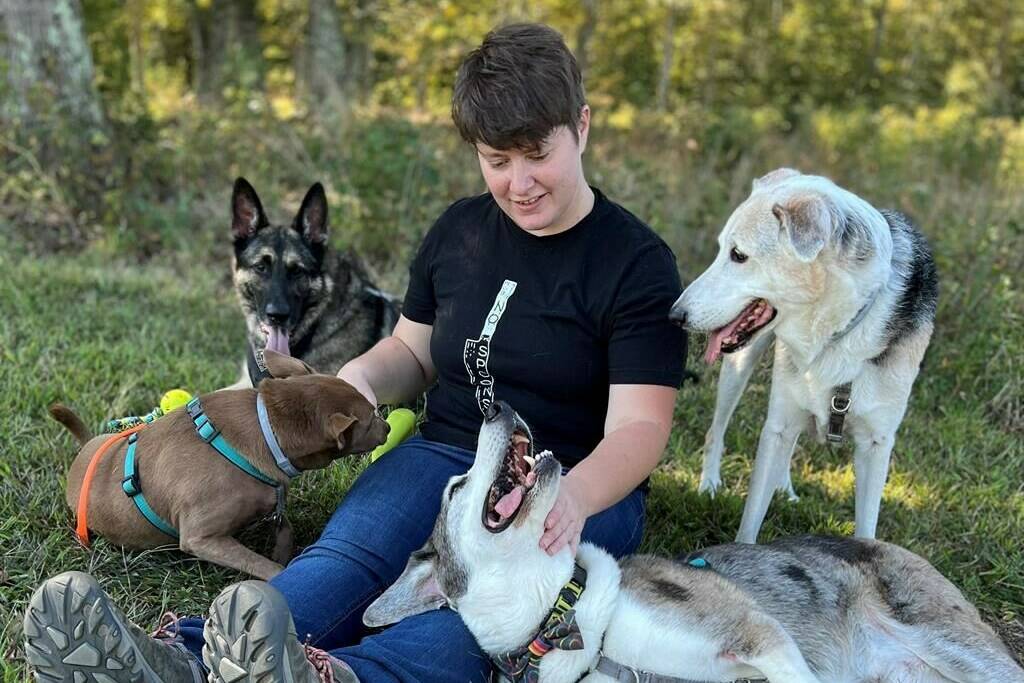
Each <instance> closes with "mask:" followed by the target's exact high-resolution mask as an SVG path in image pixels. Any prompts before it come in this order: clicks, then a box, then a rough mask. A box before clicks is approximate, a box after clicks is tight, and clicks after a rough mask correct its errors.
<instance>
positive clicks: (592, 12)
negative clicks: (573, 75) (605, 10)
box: [576, 0, 597, 83]
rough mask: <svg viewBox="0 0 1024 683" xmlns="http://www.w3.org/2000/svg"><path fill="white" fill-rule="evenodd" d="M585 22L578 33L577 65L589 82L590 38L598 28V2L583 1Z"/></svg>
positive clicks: (584, 80) (594, 0)
mask: <svg viewBox="0 0 1024 683" xmlns="http://www.w3.org/2000/svg"><path fill="white" fill-rule="evenodd" d="M581 4H582V5H583V22H582V23H580V28H579V30H578V31H577V32H576V63H577V64H578V65H579V67H580V73H581V74H583V82H584V83H586V82H587V70H588V69H589V68H590V53H589V52H588V47H589V45H590V38H591V37H592V36H593V35H594V29H595V28H597V0H583V2H582V3H581Z"/></svg>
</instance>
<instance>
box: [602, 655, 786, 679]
mask: <svg viewBox="0 0 1024 683" xmlns="http://www.w3.org/2000/svg"><path fill="white" fill-rule="evenodd" d="M594 671H597V672H598V673H603V674H604V675H605V676H609V677H610V678H613V679H614V680H616V681H619V683H708V682H707V681H695V680H692V679H689V678H676V677H675V676H665V675H662V674H656V673H651V672H650V671H641V670H639V669H634V668H632V667H628V666H626V665H624V664H619V663H618V662H616V661H614V660H611V659H608V658H607V657H605V656H604V655H603V654H602V655H601V658H600V659H598V660H597V666H596V667H595V668H594ZM767 680H768V679H767V678H737V679H736V680H735V681H733V683H763V682H764V681H767Z"/></svg>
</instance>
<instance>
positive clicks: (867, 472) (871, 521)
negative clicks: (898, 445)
mask: <svg viewBox="0 0 1024 683" xmlns="http://www.w3.org/2000/svg"><path fill="white" fill-rule="evenodd" d="M895 436H896V435H895V434H875V435H868V436H867V437H865V438H863V439H857V443H856V448H855V452H854V456H853V474H854V478H855V479H856V483H855V490H856V494H855V497H854V508H855V509H854V519H855V520H856V526H855V530H854V535H855V536H856V537H858V538H874V537H875V528H876V527H877V526H878V510H879V508H880V507H881V505H882V489H884V488H885V480H886V478H887V477H888V476H889V457H890V456H891V455H892V446H893V442H894V441H895Z"/></svg>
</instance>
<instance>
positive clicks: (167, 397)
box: [160, 389, 192, 415]
mask: <svg viewBox="0 0 1024 683" xmlns="http://www.w3.org/2000/svg"><path fill="white" fill-rule="evenodd" d="M191 400H192V394H190V393H188V392H187V391H185V390H184V389H171V390H170V391H168V392H167V393H166V394H164V395H163V397H162V398H161V399H160V410H162V411H164V414H165V415H166V414H167V413H169V412H171V411H172V410H175V409H177V408H180V407H182V406H183V405H185V404H186V403H188V402H189V401H191Z"/></svg>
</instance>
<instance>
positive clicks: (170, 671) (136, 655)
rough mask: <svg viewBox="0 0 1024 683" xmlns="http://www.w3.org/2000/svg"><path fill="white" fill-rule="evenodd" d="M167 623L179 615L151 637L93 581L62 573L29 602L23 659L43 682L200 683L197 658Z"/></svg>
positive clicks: (43, 586)
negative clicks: (125, 614)
mask: <svg viewBox="0 0 1024 683" xmlns="http://www.w3.org/2000/svg"><path fill="white" fill-rule="evenodd" d="M166 616H167V615H165V617H166ZM170 621H173V622H174V623H176V622H177V617H174V616H173V615H171V619H170V620H168V622H166V623H165V622H164V621H163V620H162V624H163V625H162V626H160V627H159V628H157V631H156V633H154V634H153V635H149V634H147V633H146V632H145V631H143V630H142V629H141V628H139V627H138V626H136V625H135V624H133V623H132V622H130V621H128V619H126V618H125V616H124V614H123V613H122V612H121V610H119V609H118V608H117V607H116V606H115V605H114V603H113V601H111V599H110V596H108V595H107V594H106V592H105V591H104V590H103V589H102V588H101V587H100V585H99V583H98V582H97V581H96V579H94V578H93V577H91V576H89V575H88V574H83V573H82V572H65V573H63V574H58V575H57V576H54V577H53V578H50V579H47V580H46V581H44V582H43V584H42V585H41V586H39V588H38V589H36V592H35V593H34V594H33V595H32V600H31V601H29V604H28V609H26V610H25V619H24V628H25V659H27V660H28V663H29V664H30V665H31V666H32V668H33V669H34V670H35V677H36V680H37V681H40V682H42V683H55V682H56V681H62V682H63V681H67V682H68V683H143V682H145V683H151V682H152V683H202V682H203V681H204V680H205V679H204V678H203V674H202V669H201V666H200V663H199V660H198V659H197V658H196V657H195V656H194V655H192V654H191V653H190V652H188V650H186V649H185V646H184V645H183V644H182V643H181V639H180V638H178V637H177V633H176V631H175V629H173V628H171V627H170V626H169V622H170Z"/></svg>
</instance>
